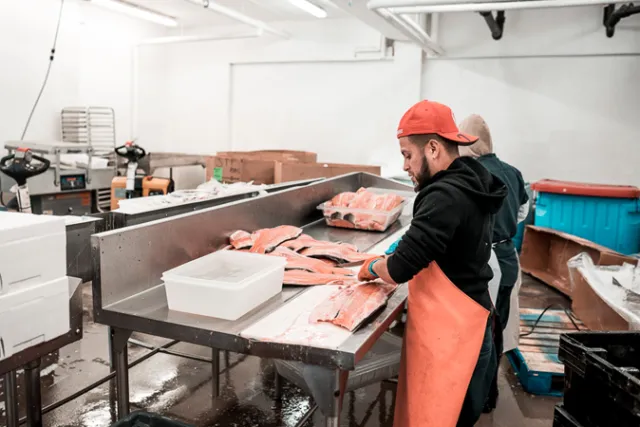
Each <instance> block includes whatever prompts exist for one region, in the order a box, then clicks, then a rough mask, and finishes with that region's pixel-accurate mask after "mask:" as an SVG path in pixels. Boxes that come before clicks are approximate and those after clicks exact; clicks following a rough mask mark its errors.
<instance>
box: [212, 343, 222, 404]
mask: <svg viewBox="0 0 640 427" xmlns="http://www.w3.org/2000/svg"><path fill="white" fill-rule="evenodd" d="M211 387H212V388H213V392H212V394H213V397H214V398H215V397H218V396H220V350H218V349H217V348H213V349H211Z"/></svg>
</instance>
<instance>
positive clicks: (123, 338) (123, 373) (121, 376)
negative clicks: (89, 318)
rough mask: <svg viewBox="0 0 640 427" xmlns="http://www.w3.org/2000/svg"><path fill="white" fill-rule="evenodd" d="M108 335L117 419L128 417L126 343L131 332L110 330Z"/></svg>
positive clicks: (127, 357)
mask: <svg viewBox="0 0 640 427" xmlns="http://www.w3.org/2000/svg"><path fill="white" fill-rule="evenodd" d="M110 332H111V333H110V335H109V340H110V343H109V344H110V345H109V348H110V349H111V355H110V356H111V363H112V364H113V370H114V371H115V372H116V399H117V403H118V419H121V418H124V417H126V416H127V415H129V360H128V359H129V354H128V347H127V341H128V340H129V337H131V331H127V330H124V329H118V328H111V331H110Z"/></svg>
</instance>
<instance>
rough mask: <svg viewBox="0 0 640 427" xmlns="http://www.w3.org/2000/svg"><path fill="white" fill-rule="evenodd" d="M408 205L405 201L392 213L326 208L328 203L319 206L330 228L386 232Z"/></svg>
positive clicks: (334, 207)
mask: <svg viewBox="0 0 640 427" xmlns="http://www.w3.org/2000/svg"><path fill="white" fill-rule="evenodd" d="M405 205H406V201H403V202H402V203H400V205H398V206H397V207H395V208H394V209H392V210H391V211H380V210H374V209H359V208H344V207H336V206H326V203H323V204H321V205H320V206H318V209H319V210H321V211H322V214H323V215H324V220H325V223H326V224H327V225H328V226H329V227H338V228H352V229H355V230H366V231H381V232H382V231H386V230H387V228H389V226H390V225H391V224H393V223H394V222H396V220H397V219H398V218H399V217H400V215H401V214H402V211H403V209H404V207H405Z"/></svg>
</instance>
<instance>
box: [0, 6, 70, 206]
mask: <svg viewBox="0 0 640 427" xmlns="http://www.w3.org/2000/svg"><path fill="white" fill-rule="evenodd" d="M63 9H64V0H60V10H59V11H58V22H57V23H56V33H55V35H54V36H53V45H52V47H51V52H50V54H49V64H48V65H47V72H46V73H45V75H44V81H43V82H42V86H40V91H39V92H38V96H37V97H36V101H35V102H34V103H33V107H32V108H31V112H30V113H29V117H28V118H27V123H26V124H25V125H24V130H23V131H22V136H20V141H23V140H24V137H25V135H26V134H27V130H28V129H29V125H30V124H31V119H32V118H33V114H34V113H35V112H36V108H37V107H38V104H39V103H40V98H42V94H43V93H44V90H45V88H46V87H47V82H48V81H49V74H51V67H52V65H53V60H54V58H55V55H56V46H57V45H58V34H59V33H60V23H61V22H62V10H63ZM0 206H4V207H6V206H7V205H6V203H5V202H4V198H3V194H2V173H0Z"/></svg>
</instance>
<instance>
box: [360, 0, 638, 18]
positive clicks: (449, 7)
mask: <svg viewBox="0 0 640 427" xmlns="http://www.w3.org/2000/svg"><path fill="white" fill-rule="evenodd" d="M628 2H629V0H528V1H497V2H484V3H469V2H468V1H467V0H463V1H461V0H439V1H438V2H434V1H428V0H417V1H416V0H414V1H410V0H397V1H393V0H370V1H369V3H368V5H369V7H373V8H375V7H377V6H376V5H377V4H383V5H386V6H381V7H385V8H387V10H388V11H389V12H390V13H392V14H398V15H404V14H411V13H443V12H491V11H494V10H525V9H546V8H559V7H580V6H597V5H607V4H616V3H628Z"/></svg>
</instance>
